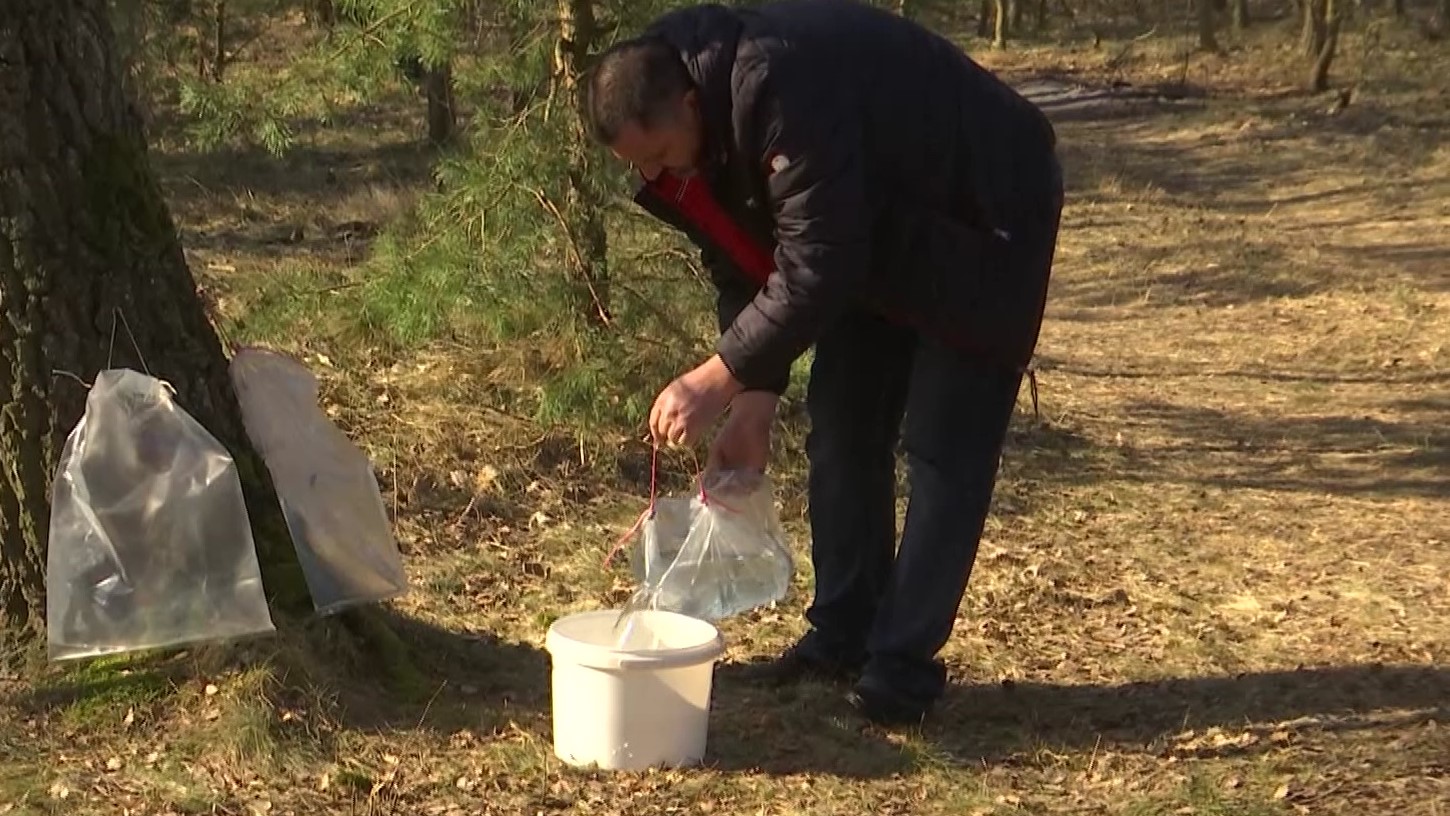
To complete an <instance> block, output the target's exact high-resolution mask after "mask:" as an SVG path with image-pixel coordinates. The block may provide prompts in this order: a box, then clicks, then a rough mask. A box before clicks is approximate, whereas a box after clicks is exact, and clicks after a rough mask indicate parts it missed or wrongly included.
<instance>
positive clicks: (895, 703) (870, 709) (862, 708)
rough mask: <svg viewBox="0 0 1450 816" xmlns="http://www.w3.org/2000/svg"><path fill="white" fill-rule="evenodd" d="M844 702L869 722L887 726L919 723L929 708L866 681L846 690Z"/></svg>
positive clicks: (924, 717) (915, 724) (916, 724)
mask: <svg viewBox="0 0 1450 816" xmlns="http://www.w3.org/2000/svg"><path fill="white" fill-rule="evenodd" d="M846 702H847V703H849V704H850V705H851V707H852V708H854V709H855V710H856V713H858V714H860V715H861V716H862V717H865V718H866V719H867V720H869V721H870V722H872V723H874V724H876V725H881V726H887V727H893V726H918V725H921V724H922V722H923V721H924V720H926V715H927V711H928V709H929V708H930V706H927V705H922V704H920V703H916V702H913V701H910V700H907V699H905V698H903V697H901V696H899V695H896V694H892V693H891V692H889V691H885V690H883V689H880V688H877V687H876V686H875V685H871V684H867V683H857V684H856V686H855V688H853V689H851V690H850V691H849V692H847V694H846Z"/></svg>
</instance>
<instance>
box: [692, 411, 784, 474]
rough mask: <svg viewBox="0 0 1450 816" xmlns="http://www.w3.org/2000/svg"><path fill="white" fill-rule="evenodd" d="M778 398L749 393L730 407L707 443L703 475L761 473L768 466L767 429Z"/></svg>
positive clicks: (770, 423) (771, 423) (772, 422)
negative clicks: (730, 472) (708, 447)
mask: <svg viewBox="0 0 1450 816" xmlns="http://www.w3.org/2000/svg"><path fill="white" fill-rule="evenodd" d="M779 401H780V398H779V397H777V396H776V395H775V394H772V393H771V392H769V391H749V392H746V393H744V394H740V395H738V396H736V397H735V399H734V400H732V401H731V403H730V416H729V417H728V418H727V419H726V420H725V425H724V427H722V428H721V429H720V432H719V433H718V434H716V435H715V441H714V442H712V443H710V457H709V459H708V460H707V461H706V464H705V472H706V473H715V472H718V471H722V470H752V471H760V472H762V473H763V472H765V466H766V465H767V464H768V463H769V462H770V428H771V425H773V424H774V423H775V406H776V403H777V402H779Z"/></svg>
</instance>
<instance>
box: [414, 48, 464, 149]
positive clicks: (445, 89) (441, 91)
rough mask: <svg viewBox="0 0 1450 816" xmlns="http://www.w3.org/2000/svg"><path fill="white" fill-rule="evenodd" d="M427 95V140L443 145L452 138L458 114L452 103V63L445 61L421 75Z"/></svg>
mask: <svg viewBox="0 0 1450 816" xmlns="http://www.w3.org/2000/svg"><path fill="white" fill-rule="evenodd" d="M423 90H424V93H425V94H426V95H427V97H428V141H430V142H432V143H433V144H435V145H443V144H447V143H448V142H450V141H452V140H453V132H454V129H455V128H456V127H457V125H458V114H457V111H456V110H455V108H454V104H453V64H452V63H451V62H445V63H443V64H442V65H440V66H438V67H437V68H430V69H428V70H427V72H426V73H425V74H424V75H423Z"/></svg>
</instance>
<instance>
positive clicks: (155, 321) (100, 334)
mask: <svg viewBox="0 0 1450 816" xmlns="http://www.w3.org/2000/svg"><path fill="white" fill-rule="evenodd" d="M0 168H3V171H0V459H3V461H4V462H5V466H4V467H3V468H0V544H3V552H0V602H3V606H4V615H5V618H4V623H5V626H6V629H7V630H9V631H16V630H29V631H31V632H38V631H39V630H40V629H41V627H42V625H43V611H44V574H45V570H44V564H45V546H46V538H47V531H48V525H49V496H50V482H51V478H52V476H53V471H54V469H55V466H56V462H57V459H58V456H59V453H60V449H61V446H62V445H63V443H64V440H65V436H66V435H67V434H68V433H69V431H70V430H71V428H72V427H73V426H74V425H75V423H76V421H77V420H78V419H79V417H80V416H81V413H82V411H83V410H84V402H85V398H86V389H85V388H84V387H82V386H81V385H80V384H79V383H78V382H77V381H76V380H75V379H73V378H71V377H70V376H68V375H63V374H60V373H59V372H68V373H69V375H74V376H75V377H78V378H81V379H85V380H87V381H89V380H90V379H91V378H93V377H94V376H95V374H96V372H98V371H100V370H102V369H104V368H106V367H123V366H124V367H130V368H133V369H136V370H138V371H140V370H149V371H150V372H151V373H152V374H153V375H155V376H157V377H159V378H161V379H164V380H166V381H167V382H169V383H171V385H172V386H174V387H175V389H176V397H177V402H178V404H179V405H181V406H182V407H183V408H184V409H185V410H186V411H187V412H188V413H190V414H191V415H192V416H194V417H195V418H196V419H197V420H198V421H199V422H201V423H202V424H203V425H204V426H205V427H206V428H207V429H208V430H209V431H211V433H212V434H214V435H215V436H216V437H217V438H218V439H219V440H220V441H221V442H222V444H224V445H225V446H226V447H227V448H228V449H229V450H230V451H231V452H232V453H233V455H234V456H235V458H236V460H237V468H238V472H239V474H240V476H241V478H242V485H243V489H244V492H245V494H246V499H247V509H248V512H249V513H250V515H251V519H252V523H253V527H254V533H255V537H256V542H257V547H258V557H259V560H260V561H261V564H262V570H263V579H264V582H265V584H266V586H267V591H268V595H269V597H271V598H272V600H273V604H274V608H275V609H277V610H278V611H281V612H283V613H289V612H296V611H305V610H306V609H308V608H309V605H310V602H309V596H308V593H307V590H306V585H305V583H304V581H303V579H302V574H301V570H300V568H299V567H298V565H297V559H296V554H295V552H294V550H293V548H292V545H291V541H290V539H289V537H288V536H287V533H286V527H285V525H284V522H283V520H282V515H281V512H280V509H279V507H278V505H277V502H276V499H275V496H274V494H273V491H272V486H271V482H270V479H269V478H268V475H267V471H266V468H265V467H264V466H263V464H262V462H261V460H260V459H259V458H258V457H257V455H256V454H255V453H254V452H253V451H252V448H251V446H250V444H249V443H248V442H247V439H246V435H245V432H244V430H243V426H242V422H241V414H240V410H239V408H238V406H237V402H236V398H235V396H234V394H233V393H232V389H231V384H230V381H229V379H228V376H227V358H226V356H225V354H224V353H223V350H222V347H221V344H220V342H219V341H218V339H217V336H216V333H215V331H214V330H213V327H212V325H211V322H210V321H209V319H208V316H207V314H206V310H205V307H204V305H203V303H202V300H201V299H200V297H199V296H198V293H197V289H196V284H195V281H194V280H193V278H192V276H191V272H190V270H189V269H188V268H187V265H186V261H185V258H184V257H183V255H182V252H181V245H180V243H179V241H178V240H177V236H176V230H175V228H174V226H173V224H172V220H171V216H170V213H169V212H168V210H167V207H166V203H165V200H164V199H163V197H162V194H161V189H160V187H159V185H158V184H157V182H156V179H155V176H154V175H153V173H152V171H151V166H150V161H149V159H148V155H147V148H146V142H145V138H144V136H143V134H142V131H141V125H140V120H139V118H138V116H137V113H136V111H135V109H134V108H133V107H132V105H131V103H130V100H128V99H127V98H126V95H125V93H124V91H123V84H122V72H121V67H120V64H119V61H118V60H117V59H116V52H115V47H114V40H113V34H112V31H111V27H110V23H109V20H108V17H107V10H106V3H105V2H104V0H6V2H4V3H0ZM118 318H123V322H122V321H121V320H120V319H118ZM118 323H121V325H122V328H120V329H116V330H115V342H114V347H112V333H113V327H115V326H116V325H117V324H118ZM127 328H129V333H128V332H127V330H126V329H127ZM130 335H134V337H135V344H134V348H133V344H132V341H131V339H130ZM138 352H139V353H138Z"/></svg>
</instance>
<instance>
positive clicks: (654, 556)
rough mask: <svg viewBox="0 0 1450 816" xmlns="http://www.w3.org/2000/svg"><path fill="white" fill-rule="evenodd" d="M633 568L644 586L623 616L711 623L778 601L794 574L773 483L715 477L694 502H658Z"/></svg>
mask: <svg viewBox="0 0 1450 816" xmlns="http://www.w3.org/2000/svg"><path fill="white" fill-rule="evenodd" d="M631 566H632V568H633V571H634V574H635V577H636V579H637V580H638V581H640V584H641V586H640V589H639V590H638V591H637V592H636V593H635V595H634V597H632V598H631V599H630V601H629V603H628V604H627V605H626V611H632V610H634V609H664V610H668V611H671V612H679V613H681V614H685V615H689V616H691V617H695V618H700V619H703V620H711V621H714V620H720V619H722V618H728V617H731V616H734V615H737V614H740V613H742V612H746V611H748V610H751V609H754V608H757V607H761V606H766V605H768V604H771V603H774V602H776V601H779V600H780V599H782V598H784V597H785V595H786V592H787V591H788V590H789V589H790V580H791V576H792V575H793V574H794V571H795V564H794V561H793V559H792V558H791V555H790V550H789V547H788V546H787V544H786V539H785V534H784V530H783V528H782V527H781V524H780V519H779V516H778V515H777V513H776V510H775V501H774V490H773V488H772V485H771V482H770V480H769V478H768V477H766V476H765V475H763V474H760V473H751V472H745V471H722V472H719V473H716V474H714V475H713V476H712V477H711V478H710V479H709V480H707V482H706V483H705V485H704V490H702V492H701V494H697V495H696V496H694V497H692V498H689V499H685V498H682V497H680V498H664V499H660V500H658V501H657V502H655V512H654V515H653V517H651V518H648V519H646V520H645V522H644V524H643V526H642V529H641V534H640V536H639V537H638V539H637V542H636V546H635V548H634V550H633V551H632V552H631ZM622 625H623V624H622Z"/></svg>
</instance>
